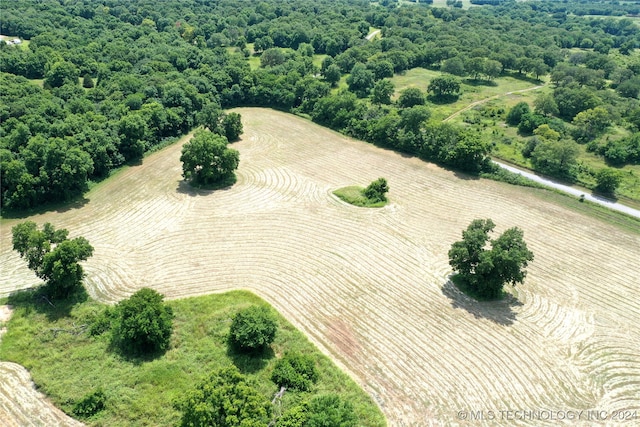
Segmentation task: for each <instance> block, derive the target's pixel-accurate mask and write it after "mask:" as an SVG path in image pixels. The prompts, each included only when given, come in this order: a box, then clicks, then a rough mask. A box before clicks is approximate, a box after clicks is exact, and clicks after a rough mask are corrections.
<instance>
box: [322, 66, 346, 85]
mask: <svg viewBox="0 0 640 427" xmlns="http://www.w3.org/2000/svg"><path fill="white" fill-rule="evenodd" d="M322 75H323V76H324V79H325V80H326V81H327V83H329V84H330V85H331V86H332V87H335V86H336V85H337V84H338V82H339V81H340V77H342V74H341V73H340V67H338V66H337V65H336V64H331V65H329V66H328V67H327V69H326V70H324V71H323V72H322Z"/></svg>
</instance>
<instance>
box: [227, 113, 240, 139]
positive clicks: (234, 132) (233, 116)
mask: <svg viewBox="0 0 640 427" xmlns="http://www.w3.org/2000/svg"><path fill="white" fill-rule="evenodd" d="M222 129H223V132H224V133H223V135H224V136H225V137H226V138H227V141H231V142H232V141H237V140H238V138H239V137H240V135H242V132H243V128H242V117H241V116H240V114H238V113H229V114H225V115H224V117H223V118H222Z"/></svg>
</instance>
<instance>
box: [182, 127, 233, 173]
mask: <svg viewBox="0 0 640 427" xmlns="http://www.w3.org/2000/svg"><path fill="white" fill-rule="evenodd" d="M180 161H181V162H182V175H183V176H184V178H185V179H187V180H189V181H191V182H193V183H195V184H204V185H210V184H214V183H216V182H220V181H222V180H224V179H225V178H229V177H230V176H232V175H233V172H234V171H235V170H236V169H237V168H238V163H239V161H240V154H239V153H238V151H237V150H234V149H232V148H228V147H227V139H226V137H224V136H220V135H218V134H215V133H213V132H210V131H208V130H198V131H196V132H195V134H194V135H193V138H191V140H190V141H189V142H187V143H186V144H185V145H184V146H183V147H182V155H181V156H180Z"/></svg>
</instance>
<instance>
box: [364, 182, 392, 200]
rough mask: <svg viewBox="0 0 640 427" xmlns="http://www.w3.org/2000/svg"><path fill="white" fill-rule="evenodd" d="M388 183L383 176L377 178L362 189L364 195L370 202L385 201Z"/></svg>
mask: <svg viewBox="0 0 640 427" xmlns="http://www.w3.org/2000/svg"><path fill="white" fill-rule="evenodd" d="M388 191H389V185H388V184H387V180H386V179H384V178H378V179H376V180H375V181H373V182H371V184H369V185H368V186H367V188H365V189H364V191H363V194H364V196H365V197H366V198H367V199H369V200H371V201H372V202H386V201H387V196H386V194H387V192H388Z"/></svg>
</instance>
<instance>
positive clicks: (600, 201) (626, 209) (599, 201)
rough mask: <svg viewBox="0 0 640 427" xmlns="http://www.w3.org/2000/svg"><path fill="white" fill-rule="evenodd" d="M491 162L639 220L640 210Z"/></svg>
mask: <svg viewBox="0 0 640 427" xmlns="http://www.w3.org/2000/svg"><path fill="white" fill-rule="evenodd" d="M493 162H494V163H495V164H497V165H498V166H500V167H501V168H503V169H506V170H508V171H510V172H514V173H517V174H520V175H522V176H524V177H527V178H529V179H531V180H533V181H535V182H539V183H541V184H544V185H546V186H548V187H551V188H555V189H556V190H560V191H562V192H564V193H567V194H571V195H573V196H577V197H581V196H582V197H584V198H585V199H586V200H589V201H590V202H593V203H597V204H599V205H602V206H606V207H607V208H609V209H613V210H616V211H619V212H623V213H625V214H627V215H631V216H634V217H636V218H640V210H638V209H633V208H631V207H629V206H625V205H623V204H621V203H618V202H615V201H613V200H610V199H606V198H604V197H599V196H595V195H593V194H589V191H590V190H587V189H581V188H574V187H571V186H569V185H564V184H561V183H559V182H556V181H554V180H552V179H549V178H545V177H543V176H540V175H536V174H535V173H533V172H530V171H527V170H523V169H520V168H517V167H514V166H511V165H508V164H506V163H502V162H499V161H496V160H494V161H493Z"/></svg>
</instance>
